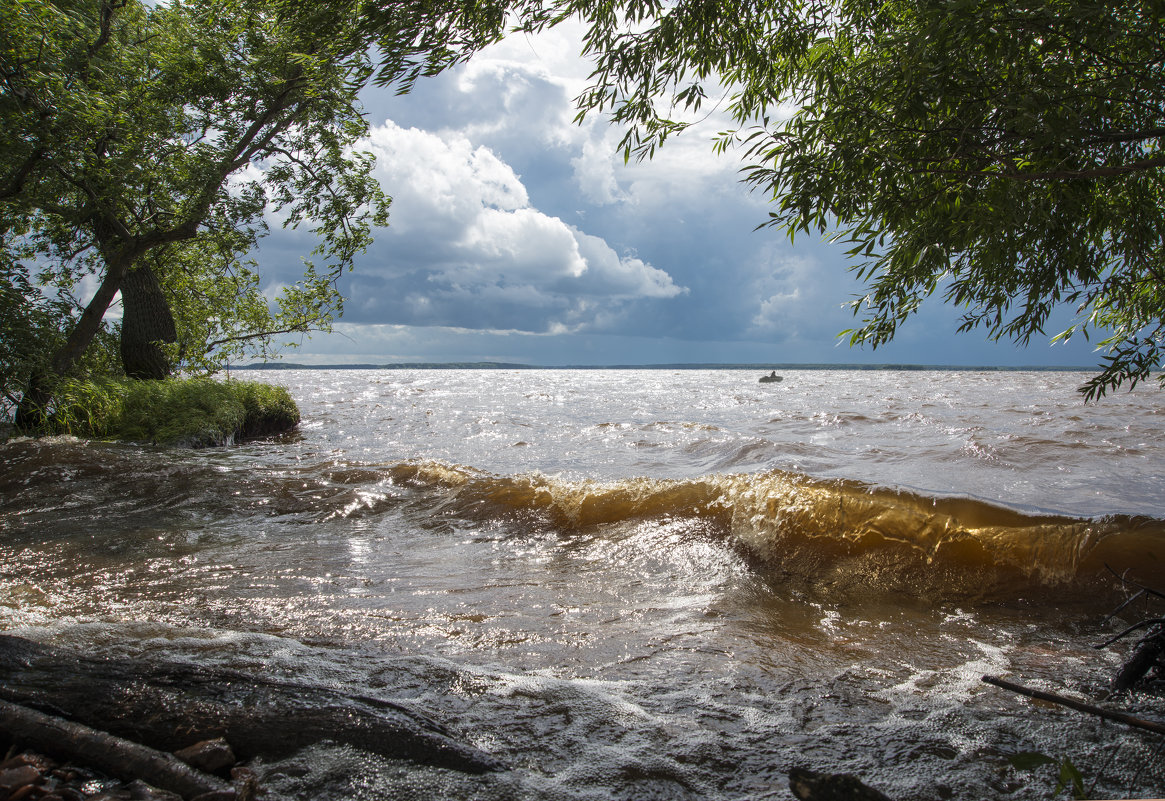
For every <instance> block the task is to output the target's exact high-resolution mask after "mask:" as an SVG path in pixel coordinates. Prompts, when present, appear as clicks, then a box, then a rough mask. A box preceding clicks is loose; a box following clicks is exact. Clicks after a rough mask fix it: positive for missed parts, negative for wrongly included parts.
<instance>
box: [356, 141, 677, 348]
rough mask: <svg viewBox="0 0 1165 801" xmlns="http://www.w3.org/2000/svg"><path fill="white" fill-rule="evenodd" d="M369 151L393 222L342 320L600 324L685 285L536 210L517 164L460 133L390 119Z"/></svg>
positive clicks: (543, 326)
mask: <svg viewBox="0 0 1165 801" xmlns="http://www.w3.org/2000/svg"><path fill="white" fill-rule="evenodd" d="M367 147H368V149H369V150H370V151H371V152H372V153H373V154H374V155H375V156H376V173H375V174H376V177H377V178H378V179H379V180H380V181H381V183H382V185H383V186H384V188H385V190H386V191H387V192H389V193H390V194H391V195H393V204H392V218H391V221H390V222H391V225H390V228H389V229H388V230H387V231H384V232H382V233H381V234H380V235H379V236H378V237H377V242H376V244H375V245H374V246H373V248H372V249H371V250H370V252H369V254H368V255H367V257H365V258H364V259H362V260H361V264H360V267H359V269H358V271H357V273H356V274H354V275H353V276H352V278H351V280H350V287H349V291H348V295H349V297H350V298H351V300H350V301H349V303H348V306H347V309H346V313H345V320H346V321H359V322H371V323H397V324H409V325H443V326H461V327H467V328H481V329H515V330H522V331H531V332H540V331H552V330H571V331H580V330H598V329H601V328H602V327H603V326H606V325H611V324H613V321H615V320H617V319H619V315H618V312H619V311H620V310H621V309H622V308H623V307H625V306H628V305H631V304H634V303H636V302H640V301H651V300H665V299H668V298H672V297H675V296H677V295H679V294H682V293H683V292H684V291H685V290H684V288H683V287H681V286H678V285H677V284H676V283H675V282H674V281H673V279H672V278H671V276H670V275H668V274H667V273H666V272H665V271H663V270H660V269H657V268H655V267H653V266H652V265H650V264H648V263H647V262H645V261H644V260H642V259H640V258H637V257H635V256H631V255H628V256H620V255H619V254H617V253H616V252H615V250H614V249H613V248H611V246H610V245H608V244H607V243H606V241H604V240H603V239H602V238H601V237H598V236H594V235H592V234H588V233H585V232H584V231H582V230H580V229H579V228H578V227H576V226H573V225H570V224H568V223H566V222H564V221H563V220H562V219H561V218H559V217H556V216H552V215H548V214H545V213H543V212H541V211H539V210H538V209H536V208H534V207H533V206H532V205H530V201H529V195H528V193H527V191H526V187H525V186H524V184H523V182H522V180H521V179H520V178H519V176H518V175H517V174H516V173H515V171H514V170H513V169H512V168H511V167H510V166H509V165H508V164H507V163H505V162H504V161H503V160H502V159H500V158H499V157H498V156H497V154H496V153H494V152H493V151H492V150H491V149H490V148H488V147H485V146H484V145H475V144H474V143H473V142H472V141H471V139H470V137H469V136H467V135H466V134H465V133H463V132H460V131H454V130H444V131H442V132H440V133H434V132H430V131H423V130H420V129H418V128H414V127H410V128H404V127H402V126H400V125H398V124H396V123H395V122H393V121H391V120H387V121H385V122H384V123H383V124H381V125H378V126H376V127H375V128H373V130H372V132H371V135H370V137H369V140H368V143H367Z"/></svg>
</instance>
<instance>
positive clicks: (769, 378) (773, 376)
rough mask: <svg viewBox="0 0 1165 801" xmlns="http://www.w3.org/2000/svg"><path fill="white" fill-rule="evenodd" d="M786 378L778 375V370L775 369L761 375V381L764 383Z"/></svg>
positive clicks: (774, 382)
mask: <svg viewBox="0 0 1165 801" xmlns="http://www.w3.org/2000/svg"><path fill="white" fill-rule="evenodd" d="M784 380H785V379H784V378H782V377H781V376H779V375H777V371H776V370H773V371H772V372H771V373H769V374H768V375H762V376H761V377H760V382H761V383H762V384H776V383H777V382H778V381H784Z"/></svg>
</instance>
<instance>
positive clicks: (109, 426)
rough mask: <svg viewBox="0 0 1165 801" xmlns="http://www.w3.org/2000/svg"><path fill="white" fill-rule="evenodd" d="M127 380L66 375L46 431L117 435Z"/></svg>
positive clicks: (92, 436) (98, 436) (104, 436)
mask: <svg viewBox="0 0 1165 801" xmlns="http://www.w3.org/2000/svg"><path fill="white" fill-rule="evenodd" d="M127 383H128V382H127V381H126V380H125V379H121V380H118V379H113V378H98V379H78V378H66V379H64V380H63V381H61V383H60V384H58V385H57V389H56V392H55V393H53V405H52V410H51V411H50V413H49V414H48V416H47V417H46V418H45V421H44V427H45V429H46V433H50V434H72V435H73V436H75V437H84V438H87V439H111V438H116V437H117V430H118V427H119V425H120V420H121V412H122V409H123V408H124V406H125V396H126V393H127V391H128V387H127Z"/></svg>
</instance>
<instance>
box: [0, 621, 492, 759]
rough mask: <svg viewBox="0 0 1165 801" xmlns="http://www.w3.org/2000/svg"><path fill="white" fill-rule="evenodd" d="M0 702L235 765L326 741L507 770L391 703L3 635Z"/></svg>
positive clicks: (389, 753)
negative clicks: (214, 747) (216, 746)
mask: <svg viewBox="0 0 1165 801" xmlns="http://www.w3.org/2000/svg"><path fill="white" fill-rule="evenodd" d="M0 698H4V699H7V700H9V701H13V702H15V703H19V704H22V705H25V706H29V707H33V708H36V709H40V710H42V711H47V712H50V713H52V714H58V715H61V716H62V717H67V718H69V719H71V720H75V721H78V722H81V723H85V724H87V725H90V726H94V727H99V728H101V729H102V730H104V731H108V732H111V733H113V734H116V735H118V736H120V737H124V738H126V739H130V740H134V741H137V742H141V743H145V744H147V745H150V746H152V747H154V748H157V749H159V750H164V751H177V750H179V749H181V748H185V747H186V746H189V745H192V744H193V743H196V742H198V741H200V740H210V739H214V738H216V737H222V738H224V739H226V741H227V742H228V743H230V745H231V748H232V749H234V752H235V753H236V754H237V755H238V756H239V758H240V759H244V760H246V759H249V758H251V757H254V756H259V755H262V756H265V757H274V758H279V757H282V756H286V755H289V754H291V753H293V752H294V751H296V750H298V749H300V748H303V747H304V746H307V745H311V744H313V743H317V742H321V741H324V740H331V741H334V742H339V743H346V744H348V745H352V746H355V747H356V748H361V749H363V750H366V751H370V752H372V753H376V754H381V755H383V756H387V757H391V758H397V759H408V760H411V761H414V762H419V763H423V764H430V765H437V766H440V767H445V768H450V769H453V770H460V771H464V772H467V773H484V772H487V771H495V770H505V769H506V765H504V764H503V763H502V762H500V761H499V760H497V759H496V758H494V757H492V756H490V755H489V754H487V753H485V752H483V751H481V750H479V749H477V748H474V747H472V746H470V745H467V744H465V743H461V742H458V741H456V740H455V739H453V737H452V736H451V734H450V733H449V732H448V731H447V730H445V729H444V728H443V727H441V726H440V725H439V724H437V723H436V722H434V721H432V720H430V719H428V718H426V717H425V716H423V715H421V714H418V713H416V712H412V711H410V710H407V709H404V708H403V707H401V706H398V705H396V704H393V703H392V702H390V701H385V700H381V699H376V698H371V697H367V696H353V695H347V694H344V693H341V692H338V691H336V690H333V689H330V688H327V687H320V686H316V685H309V684H294V683H282V682H273V681H268V680H265V679H263V678H262V677H259V676H254V675H250V674H246V673H242V672H235V671H223V670H211V669H207V668H203V667H199V666H193V665H185V664H179V663H165V664H161V663H149V662H131V661H127V660H115V659H92V658H88V657H85V656H82V655H79V654H77V653H74V652H72V651H69V650H66V649H61V648H53V647H50V646H46V645H41V644H38V643H34V642H32V641H29V640H25V639H22V638H19V637H12V636H8V635H0Z"/></svg>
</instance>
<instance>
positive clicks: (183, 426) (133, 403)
mask: <svg viewBox="0 0 1165 801" xmlns="http://www.w3.org/2000/svg"><path fill="white" fill-rule="evenodd" d="M298 423H299V409H298V408H297V407H296V405H295V401H294V400H292V399H291V395H290V394H289V393H288V392H287V390H286V389H284V388H283V387H276V386H271V385H270V384H261V383H255V382H251V381H213V380H211V379H209V378H190V379H175V378H171V379H167V380H165V381H138V380H134V379H117V380H113V379H99V380H74V379H70V380H67V381H64V382H62V383H61V384H60V386H59V387H58V389H57V392H56V393H55V394H54V400H53V407H52V410H51V411H50V413H49V414H48V416H47V418H46V421H45V426H44V430H43V431H42V432H40V433H45V434H72V435H74V436H78V437H88V438H93V439H120V440H126V441H130V442H149V443H153V444H157V445H178V446H183V447H188V448H202V447H207V446H210V445H225V444H228V443H231V442H234V441H237V440H240V439H245V438H248V437H260V436H269V435H271V434H277V433H280V432H283V431H288V430H290V429H292V428H294V427H295V426H296V425H297V424H298Z"/></svg>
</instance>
